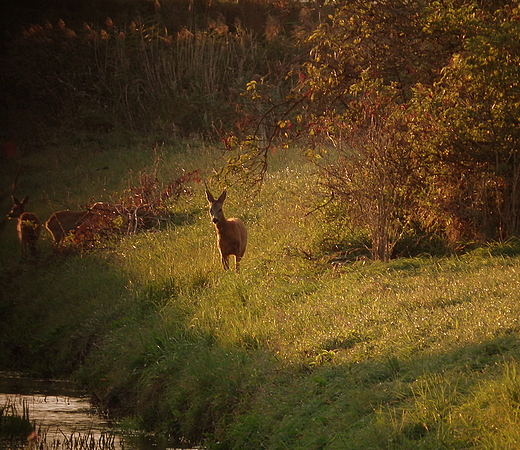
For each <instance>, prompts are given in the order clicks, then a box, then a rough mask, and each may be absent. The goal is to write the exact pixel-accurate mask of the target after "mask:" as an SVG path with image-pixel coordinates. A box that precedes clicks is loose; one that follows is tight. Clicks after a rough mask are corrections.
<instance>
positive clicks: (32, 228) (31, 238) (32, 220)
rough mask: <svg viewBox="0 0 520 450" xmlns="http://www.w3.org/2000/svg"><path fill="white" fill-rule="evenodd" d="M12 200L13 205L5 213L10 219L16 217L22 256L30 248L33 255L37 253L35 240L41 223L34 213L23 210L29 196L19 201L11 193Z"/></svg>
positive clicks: (38, 235)
mask: <svg viewBox="0 0 520 450" xmlns="http://www.w3.org/2000/svg"><path fill="white" fill-rule="evenodd" d="M11 199H12V200H13V207H12V208H11V211H9V213H8V214H7V217H9V218H10V219H17V224H16V233H17V235H18V241H20V248H21V251H22V256H24V257H25V256H26V255H27V249H29V250H30V252H31V253H32V255H33V256H34V257H36V256H38V255H37V250H36V241H37V240H38V238H39V237H40V232H41V228H42V226H41V224H40V221H39V220H38V217H36V214H33V213H30V212H25V205H27V202H28V201H29V197H28V196H27V197H25V198H24V199H23V200H22V201H19V200H18V199H17V198H16V197H15V196H13V195H11Z"/></svg>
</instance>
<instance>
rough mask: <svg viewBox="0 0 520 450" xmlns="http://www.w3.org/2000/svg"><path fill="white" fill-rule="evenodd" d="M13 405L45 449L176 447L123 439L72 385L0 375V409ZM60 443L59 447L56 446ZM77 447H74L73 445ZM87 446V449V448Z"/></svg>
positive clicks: (142, 439) (147, 449)
mask: <svg viewBox="0 0 520 450" xmlns="http://www.w3.org/2000/svg"><path fill="white" fill-rule="evenodd" d="M5 405H13V406H14V407H15V408H16V410H17V411H20V415H21V411H23V409H24V408H27V409H28V411H29V418H30V420H31V422H33V423H35V424H36V427H37V428H39V429H40V433H41V434H42V435H43V436H44V439H45V441H46V443H47V445H48V446H49V448H53V446H54V448H74V445H69V446H67V445H65V443H66V442H67V441H68V442H76V443H77V442H79V441H80V440H81V439H86V438H87V437H88V438H89V439H90V441H91V442H92V443H94V444H95V445H91V447H93V448H96V446H99V448H103V447H102V446H101V445H100V443H101V442H107V441H108V442H109V444H110V445H105V448H109V449H113V450H151V449H153V450H173V449H178V448H180V447H179V446H178V445H174V444H172V443H168V442H161V440H157V439H151V438H147V437H143V436H127V435H125V436H123V435H122V434H121V433H118V431H117V430H116V429H114V427H113V426H112V424H111V423H110V422H109V421H108V420H106V419H104V418H103V417H101V416H100V415H99V414H97V411H96V410H95V409H94V408H92V407H91V405H90V403H89V401H88V398H87V397H86V396H85V395H84V393H83V392H82V391H79V390H78V389H76V388H75V387H74V385H73V384H72V383H69V382H65V381H47V380H33V379H29V378H24V377H20V376H16V375H14V374H5V373H0V407H3V406H5ZM58 442H59V443H61V447H60V446H57V445H56V443H58ZM76 447H77V445H76ZM91 447H89V448H91Z"/></svg>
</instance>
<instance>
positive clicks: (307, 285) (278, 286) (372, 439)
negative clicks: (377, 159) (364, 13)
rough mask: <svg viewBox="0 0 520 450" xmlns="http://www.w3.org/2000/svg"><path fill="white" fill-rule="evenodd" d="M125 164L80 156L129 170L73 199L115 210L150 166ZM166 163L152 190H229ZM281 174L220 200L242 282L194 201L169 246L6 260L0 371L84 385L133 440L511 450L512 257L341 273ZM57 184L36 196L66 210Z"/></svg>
mask: <svg viewBox="0 0 520 450" xmlns="http://www.w3.org/2000/svg"><path fill="white" fill-rule="evenodd" d="M133 151H135V149H134V150H132V149H125V151H122V150H121V151H119V150H117V151H114V152H113V153H111V155H112V157H113V159H111V158H110V155H109V154H108V153H107V154H105V155H103V153H99V154H97V155H96V154H93V155H88V156H87V158H89V159H87V160H88V161H90V158H99V157H103V158H107V164H108V166H109V167H113V166H116V167H118V168H119V169H118V171H115V172H112V171H111V170H109V171H106V172H105V178H103V179H102V180H103V181H101V182H99V180H98V181H96V180H94V179H92V182H91V183H90V184H86V185H82V184H78V186H77V191H76V192H75V194H74V195H75V196H77V198H80V197H82V196H85V195H87V192H88V191H89V190H90V191H91V192H99V193H100V194H99V195H101V194H103V195H108V196H109V197H110V196H112V195H113V196H115V195H116V192H117V189H120V188H122V187H123V188H124V185H125V184H131V179H132V177H133V176H134V174H135V173H136V172H138V171H139V170H145V169H147V168H148V169H149V168H150V167H151V166H152V165H154V164H157V160H156V157H155V156H154V155H153V154H152V153H150V154H149V153H148V151H146V152H144V155H146V157H143V158H142V159H141V158H129V164H128V165H125V164H124V163H123V161H125V158H126V157H127V156H128V155H132V154H134V153H133ZM161 152H162V157H161V163H160V164H159V166H160V170H159V173H160V174H161V176H164V177H166V178H168V176H169V175H168V174H169V173H172V172H170V171H171V170H172V167H173V165H174V164H178V165H180V166H181V167H184V168H186V169H187V170H193V169H195V168H202V171H203V174H204V175H205V177H207V179H208V180H209V183H210V187H211V189H212V190H214V191H218V190H220V189H222V188H223V186H222V185H221V184H220V183H219V180H218V179H215V178H211V177H210V175H211V174H212V173H213V172H214V171H213V169H215V166H218V152H217V150H216V149H215V148H214V147H212V146H210V145H208V144H200V146H197V145H195V144H194V143H193V142H192V143H191V144H190V145H188V146H181V147H170V146H168V145H165V146H164V147H162V149H161ZM278 158H279V159H278V160H277V161H276V164H275V165H274V166H273V169H272V171H271V172H270V173H269V175H268V177H267V178H266V183H265V185H264V186H263V188H262V190H261V191H260V192H256V193H254V194H253V193H247V192H241V191H240V189H239V188H238V187H236V186H230V187H229V189H228V200H226V203H225V205H224V210H225V213H226V215H227V216H228V217H231V216H234V215H236V216H240V217H242V218H243V219H244V221H245V223H246V226H247V227H248V232H249V237H250V240H249V244H248V249H247V252H246V257H245V258H244V260H243V264H242V271H241V273H240V274H236V273H234V272H224V271H223V269H222V268H221V264H220V258H219V255H218V251H217V247H216V242H215V232H214V227H213V224H211V222H210V220H209V217H208V214H207V211H206V208H207V205H206V200H205V196H204V186H202V185H200V184H196V183H195V184H194V185H193V186H190V191H191V194H190V195H186V196H184V197H181V198H180V200H179V201H178V202H176V203H175V204H172V205H171V217H172V220H171V221H170V222H169V223H166V224H163V226H162V227H161V228H160V229H155V230H152V231H148V232H144V233H140V234H135V235H132V236H128V237H125V238H124V239H122V240H120V241H116V242H113V243H111V246H110V248H105V249H100V250H98V251H94V252H89V253H83V254H78V255H68V256H66V257H60V258H55V257H53V256H52V255H51V254H49V253H45V252H46V251H50V249H48V250H47V249H45V247H44V248H43V249H42V252H43V253H44V254H43V255H42V257H43V258H45V263H44V264H38V263H36V264H32V263H29V262H22V261H20V262H19V261H18V260H17V258H16V256H15V255H14V254H11V255H9V258H6V257H2V280H5V281H7V283H5V284H3V286H4V288H3V292H2V293H3V296H2V300H1V302H0V312H1V313H2V320H3V322H4V327H3V330H2V332H1V333H0V344H1V345H2V347H3V348H5V349H8V353H5V354H4V356H3V357H2V358H0V367H2V368H18V369H20V368H23V369H25V370H32V371H33V372H35V373H42V372H43V373H49V374H51V373H52V374H53V375H58V374H60V373H61V374H71V373H73V374H74V377H75V378H76V379H77V380H78V381H79V382H81V383H82V384H83V385H85V386H86V387H88V389H89V390H90V391H91V392H92V393H93V395H94V397H95V398H97V400H98V401H99V402H100V404H101V405H103V407H104V408H108V409H110V410H111V411H112V413H113V414H117V413H119V414H120V415H121V416H126V417H131V418H132V419H131V420H130V419H126V420H125V423H129V424H131V425H132V426H136V424H137V426H139V427H142V428H144V429H146V430H148V431H153V432H168V433H171V434H173V435H175V436H177V437H182V438H184V439H186V440H188V441H191V442H204V443H205V444H206V445H207V446H208V448H229V449H248V448H251V449H253V448H254V449H257V448H268V449H279V448H291V449H315V448H326V449H359V448H374V449H417V448H423V449H438V448H487V449H492V448H496V449H498V448H501V449H503V448H505V449H507V448H511V449H514V448H518V446H519V445H520V444H519V443H520V436H519V433H518V429H520V428H519V426H518V425H519V419H518V417H519V416H518V405H519V399H520V376H519V366H518V358H519V356H520V347H519V345H518V333H519V323H518V317H520V301H519V300H520V298H519V297H520V289H519V288H520V277H519V273H520V260H519V257H518V251H519V249H520V248H519V245H518V243H516V242H514V241H510V242H506V243H502V244H496V245H493V246H489V247H487V248H483V249H477V250H474V251H473V252H470V253H468V254H465V255H463V256H457V257H447V258H438V257H433V256H428V257H427V256H424V257H421V258H413V259H399V260H395V261H391V262H389V263H373V262H371V261H369V260H367V259H359V260H358V261H353V262H350V263H344V264H337V262H336V263H332V262H331V260H330V258H329V255H328V254H327V253H325V252H324V249H327V248H330V246H329V245H324V242H329V243H330V242H331V240H332V241H333V240H337V241H338V242H339V241H342V242H347V241H348V239H349V233H351V232H350V230H349V228H348V227H345V228H344V229H342V228H341V227H337V226H335V227H332V224H330V223H328V222H327V221H326V220H325V217H326V216H325V215H324V214H322V212H321V210H320V209H316V207H317V206H318V205H319V200H316V199H315V197H314V196H313V192H314V190H315V178H314V177H315V175H314V173H313V171H312V168H311V166H309V165H308V163H306V162H305V161H304V160H300V159H299V158H298V157H297V156H296V155H295V154H292V153H291V152H290V151H289V152H288V153H286V154H281V155H279V156H278ZM67 161H68V162H67ZM29 162H30V160H28V161H27V162H26V163H27V164H29ZM61 163H62V164H63V166H64V169H65V166H67V165H69V173H70V169H71V168H73V167H74V165H75V164H76V162H74V160H73V159H71V160H63V161H61ZM77 164H78V165H77V167H78V169H77V170H80V169H79V168H80V167H82V165H80V164H79V163H77ZM33 173H37V172H36V171H34V172H33ZM61 174H62V171H61V170H60V172H59V173H58V174H57V175H56V176H55V177H53V178H52V179H48V180H46V179H45V178H44V177H42V178H41V179H39V181H38V183H41V185H42V186H43V187H44V188H45V189H49V188H48V186H49V185H51V184H53V183H55V184H56V192H60V189H59V188H60V186H61V182H60V179H61V177H62V175H61ZM22 185H25V181H24V180H23V183H22ZM112 189H114V190H112ZM63 191H64V192H65V191H66V190H63ZM89 195H92V194H89ZM7 233H11V234H12V233H14V230H13V229H12V228H9V229H6V231H5V233H4V234H7ZM3 238H5V236H3ZM7 260H9V262H10V263H12V261H15V263H14V265H12V264H8V263H7ZM29 330H30V331H31V333H29V332H28V331H29Z"/></svg>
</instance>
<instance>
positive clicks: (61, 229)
mask: <svg viewBox="0 0 520 450" xmlns="http://www.w3.org/2000/svg"><path fill="white" fill-rule="evenodd" d="M110 208H111V209H110ZM107 210H110V211H112V212H113V211H114V210H115V207H114V206H113V205H110V204H108V203H101V202H98V203H94V205H92V206H91V207H90V208H89V209H88V210H86V211H69V210H64V211H58V212H55V213H54V214H52V215H51V216H50V217H49V220H47V222H45V228H47V230H49V233H50V234H51V236H52V240H53V243H54V245H55V246H59V245H60V244H61V242H62V241H63V239H64V238H65V237H67V235H68V234H69V233H71V232H76V230H77V229H78V228H79V227H80V226H81V225H82V224H84V223H85V222H86V221H88V220H89V219H90V218H92V217H93V216H94V215H95V214H103V213H104V212H106V211H107Z"/></svg>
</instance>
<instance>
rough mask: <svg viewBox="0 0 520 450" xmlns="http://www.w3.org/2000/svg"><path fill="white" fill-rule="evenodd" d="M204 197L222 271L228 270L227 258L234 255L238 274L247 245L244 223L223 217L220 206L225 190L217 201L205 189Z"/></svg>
mask: <svg viewBox="0 0 520 450" xmlns="http://www.w3.org/2000/svg"><path fill="white" fill-rule="evenodd" d="M206 196H207V198H208V202H209V214H210V216H211V219H212V221H213V223H214V224H215V228H216V230H217V244H218V247H219V250H220V255H221V257H222V265H223V266H224V269H229V257H230V256H231V255H235V261H236V264H235V267H236V270H237V272H238V271H239V270H240V260H241V259H242V257H243V256H244V253H245V251H246V244H247V230H246V227H245V225H244V222H242V220H240V219H237V218H236V217H234V218H232V219H226V218H225V217H224V213H223V211H222V204H223V203H224V200H225V199H226V191H225V190H224V192H222V194H221V195H220V197H219V198H218V199H217V200H215V198H214V197H213V195H211V192H209V191H208V190H207V189H206Z"/></svg>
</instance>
